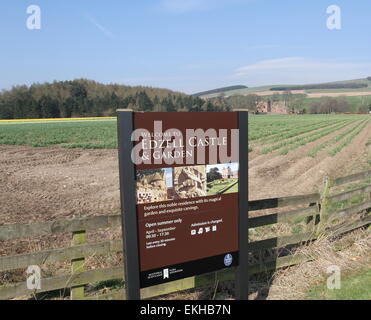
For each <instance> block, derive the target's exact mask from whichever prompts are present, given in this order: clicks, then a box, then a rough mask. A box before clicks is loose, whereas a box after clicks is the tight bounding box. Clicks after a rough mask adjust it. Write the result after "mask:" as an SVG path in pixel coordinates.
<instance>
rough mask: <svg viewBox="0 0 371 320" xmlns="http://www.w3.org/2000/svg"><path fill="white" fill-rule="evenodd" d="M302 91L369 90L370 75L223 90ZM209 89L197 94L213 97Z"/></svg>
mask: <svg viewBox="0 0 371 320" xmlns="http://www.w3.org/2000/svg"><path fill="white" fill-rule="evenodd" d="M216 90H218V89H216ZM287 90H290V91H299V90H300V91H303V92H302V93H305V94H309V93H325V92H327V93H330V92H332V93H342V92H349V93H350V92H371V77H368V78H364V79H355V80H345V81H334V82H326V83H313V84H305V85H300V84H281V85H265V86H259V87H248V88H239V89H236V88H232V89H229V90H226V89H225V90H224V91H223V93H224V95H225V96H227V97H229V96H235V95H247V94H258V95H263V96H264V95H272V94H273V93H274V92H279V91H287ZM212 91H213V90H210V91H208V92H206V93H201V94H199V96H200V97H202V98H213V97H216V94H215V93H212Z"/></svg>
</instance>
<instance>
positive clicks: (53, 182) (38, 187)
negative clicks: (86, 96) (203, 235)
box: [0, 115, 371, 220]
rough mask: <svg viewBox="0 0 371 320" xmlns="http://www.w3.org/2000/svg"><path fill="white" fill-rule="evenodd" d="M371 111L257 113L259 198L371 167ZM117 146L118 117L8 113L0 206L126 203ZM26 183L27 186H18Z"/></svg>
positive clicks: (60, 208) (62, 209)
mask: <svg viewBox="0 0 371 320" xmlns="http://www.w3.org/2000/svg"><path fill="white" fill-rule="evenodd" d="M370 119H371V117H370V116H369V115H305V116H289V115H287V116H286V115H283V116H281V115H280V116H273V115H268V116H257V115H253V116H251V117H250V123H249V138H250V145H249V150H250V151H251V152H250V159H249V168H250V172H249V175H250V196H251V198H252V199H254V198H255V199H256V198H262V197H270V196H272V197H273V196H284V195H290V194H292V193H293V190H295V193H308V192H310V191H316V188H317V186H318V185H320V184H321V182H322V178H323V176H324V175H325V174H329V175H332V176H339V175H344V174H346V173H352V172H354V171H361V170H367V169H369V168H370V167H371V153H370V149H371V144H370V139H371V122H370ZM116 146H117V138H116V121H115V119H103V120H85V121H55V122H53V121H44V122H43V121H41V122H5V121H1V122H0V150H1V152H0V162H1V163H2V164H1V166H0V179H1V182H2V186H1V190H0V191H1V193H0V194H1V196H0V197H1V198H0V201H1V203H2V204H3V206H2V209H0V211H1V210H5V211H4V212H0V213H4V214H6V215H8V213H9V212H12V211H17V210H18V208H19V205H18V204H19V203H25V205H24V207H23V208H24V210H25V212H27V210H30V211H31V212H35V211H37V212H38V213H37V214H40V215H42V214H43V213H42V212H44V213H50V214H53V215H59V214H62V215H64V214H66V213H68V212H75V213H79V212H81V213H87V212H92V213H93V212H94V213H97V212H100V211H101V212H102V213H106V211H105V209H107V208H110V209H114V210H119V197H118V187H117V175H118V173H117V172H118V169H117V151H116V149H115V148H116ZM20 183H22V189H24V192H25V193H24V194H21V193H19V192H16V193H14V192H13V191H12V190H17V188H19V184H20ZM13 184H15V185H13ZM46 186H48V187H47V188H46ZM257 186H258V187H257ZM28 188H30V189H28ZM31 191H32V192H31ZM30 192H31V193H30ZM29 193H30V194H29ZM28 196H30V198H29V199H28ZM40 208H43V209H42V210H39V209H40ZM7 209H8V210H7ZM31 216H32V214H31ZM8 218H9V219H11V220H13V219H16V218H17V217H16V216H9V217H8Z"/></svg>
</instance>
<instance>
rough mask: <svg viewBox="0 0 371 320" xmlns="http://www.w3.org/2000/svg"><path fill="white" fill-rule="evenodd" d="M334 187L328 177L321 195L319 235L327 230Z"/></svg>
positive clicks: (325, 179)
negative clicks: (331, 192) (330, 198)
mask: <svg viewBox="0 0 371 320" xmlns="http://www.w3.org/2000/svg"><path fill="white" fill-rule="evenodd" d="M331 187H332V182H331V180H330V178H329V177H328V176H326V177H325V178H324V183H323V190H322V194H321V205H320V206H321V208H320V212H319V216H320V221H319V226H318V229H317V235H320V234H321V233H323V232H324V231H325V229H326V224H327V221H328V217H329V206H330V200H329V196H330V189H331Z"/></svg>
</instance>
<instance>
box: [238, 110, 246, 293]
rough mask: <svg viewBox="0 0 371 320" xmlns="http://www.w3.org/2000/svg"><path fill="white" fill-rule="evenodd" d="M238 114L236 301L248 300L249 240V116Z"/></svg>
mask: <svg viewBox="0 0 371 320" xmlns="http://www.w3.org/2000/svg"><path fill="white" fill-rule="evenodd" d="M236 112H237V113H238V128H239V130H240V135H239V140H240V141H239V158H240V159H239V162H240V172H239V174H240V176H239V178H240V179H239V184H238V188H239V189H238V194H239V195H238V207H239V265H238V267H237V272H236V285H235V286H236V299H238V300H247V299H248V284H249V275H248V267H249V262H248V239H249V225H248V211H249V208H248V199H249V196H248V192H249V183H248V179H249V172H248V171H249V170H248V162H249V141H248V140H249V139H248V135H249V130H248V123H249V122H248V120H249V114H248V112H247V110H236Z"/></svg>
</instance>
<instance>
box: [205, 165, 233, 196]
mask: <svg viewBox="0 0 371 320" xmlns="http://www.w3.org/2000/svg"><path fill="white" fill-rule="evenodd" d="M206 172H207V195H209V196H211V195H215V194H226V193H235V192H238V163H224V164H218V165H208V166H206Z"/></svg>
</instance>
